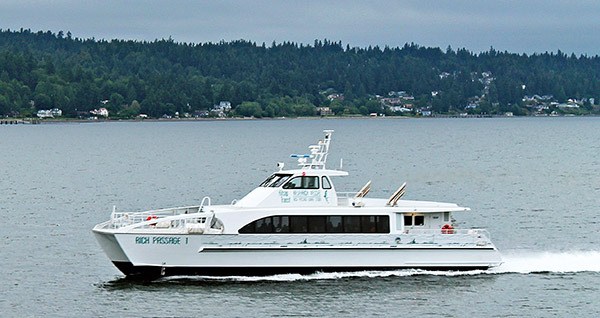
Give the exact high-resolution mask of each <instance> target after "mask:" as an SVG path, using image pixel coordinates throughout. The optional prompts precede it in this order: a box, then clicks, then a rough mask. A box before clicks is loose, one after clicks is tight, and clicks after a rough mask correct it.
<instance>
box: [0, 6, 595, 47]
mask: <svg viewBox="0 0 600 318" xmlns="http://www.w3.org/2000/svg"><path fill="white" fill-rule="evenodd" d="M0 1H1V2H0V28H1V29H4V30H6V29H13V30H18V29H20V28H24V29H31V30H32V31H39V30H43V31H47V30H50V31H52V32H58V31H61V30H62V31H64V32H65V33H66V32H67V31H70V32H71V33H72V34H73V36H74V37H79V38H92V37H93V38H95V39H106V40H110V39H115V38H118V39H133V40H150V41H151V40H154V39H162V38H169V37H172V38H173V39H174V40H175V41H177V42H191V43H201V42H209V41H211V42H218V41H221V40H225V41H230V40H239V39H245V40H250V41H254V42H257V43H258V44H261V43H262V42H265V43H266V44H267V45H270V44H271V42H273V41H276V42H283V41H292V42H297V43H313V42H314V40H315V39H329V40H332V41H340V40H341V41H342V42H343V44H344V45H346V44H349V45H350V46H351V47H367V46H369V45H371V46H375V45H379V46H381V47H383V46H386V45H388V46H392V47H395V46H402V45H404V43H407V42H408V43H410V42H414V43H416V44H419V45H423V46H432V47H440V48H442V49H445V48H446V47H448V45H450V46H452V48H454V49H457V48H467V49H469V50H471V51H474V52H477V53H478V52H481V51H486V50H488V49H489V48H490V47H494V48H495V49H497V50H501V51H504V50H508V51H510V52H516V53H522V52H524V53H534V52H545V51H554V52H556V50H558V49H560V50H561V51H563V52H566V53H572V52H574V53H576V54H582V53H583V54H587V55H600V1H598V0H583V1H577V0H545V1H543V0H529V1H528V0H521V1H500V0H496V1H488V0H472V1H470V0H452V1H444V0H415V1H403V0H397V1H394V0H381V1H377V0H370V1H350V0H348V1H341V0H318V1H309V0H304V1H277V0H256V1H246V0H231V1H230V0H214V1H204V0H195V1H192V0H182V1H177V0H172V1H159V0H145V1H142V0H122V1H117V0H104V1H82V0H54V1H50V0H48V1H39V0H0Z"/></svg>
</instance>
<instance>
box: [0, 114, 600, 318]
mask: <svg viewBox="0 0 600 318" xmlns="http://www.w3.org/2000/svg"><path fill="white" fill-rule="evenodd" d="M324 129H333V130H335V132H334V134H333V137H332V143H331V148H330V155H329V157H328V162H327V165H328V167H329V168H340V166H341V167H342V168H343V169H344V170H347V171H349V172H350V175H349V176H346V177H339V178H336V179H334V180H333V182H334V183H335V185H336V188H337V189H338V190H339V191H357V190H358V189H360V188H361V187H362V186H363V185H364V184H365V183H366V182H367V181H368V180H372V189H371V193H369V196H370V197H389V196H390V195H391V193H393V192H394V191H395V190H396V189H397V188H398V187H399V186H400V185H401V184H402V183H403V182H407V184H408V186H407V192H406V195H405V198H407V199H413V200H431V201H441V202H455V203H458V204H460V205H463V206H467V207H470V208H471V211H468V212H460V213H455V214H454V218H455V219H456V223H457V224H458V226H459V227H462V228H486V229H488V230H489V232H490V234H491V237H492V240H493V241H494V243H495V244H496V246H497V247H498V249H499V250H500V251H501V253H502V255H503V259H504V264H502V265H501V266H500V267H497V268H493V269H490V270H487V271H467V272H453V271H419V270H398V271H366V272H357V273H344V272H340V273H316V274H312V275H296V274H289V275H276V276H267V277H225V278H210V277H170V278H164V279H159V280H156V281H151V282H136V281H130V280H127V279H125V278H124V276H123V275H122V274H121V273H120V272H119V271H118V270H117V269H116V268H115V267H114V266H113V265H112V263H111V262H110V261H109V260H108V258H107V257H106V256H105V255H104V253H103V252H102V250H101V249H100V246H99V245H98V243H97V242H96V241H95V238H94V237H93V235H92V232H91V229H92V227H93V226H94V225H95V224H97V223H100V222H103V221H105V220H107V219H108V218H109V216H110V213H111V211H112V209H113V207H116V210H117V211H138V210H148V209H156V208H162V207H172V206H184V205H194V204H200V202H201V200H202V198H203V197H205V196H209V197H210V198H211V199H212V203H213V204H226V203H230V202H231V201H232V200H234V199H240V198H241V197H243V196H244V195H245V194H246V193H247V192H249V191H250V190H252V189H253V188H254V187H256V186H257V185H258V184H259V183H260V182H261V181H263V179H265V178H266V177H267V176H268V175H269V174H270V173H271V172H273V171H275V170H277V168H276V163H277V162H284V163H285V165H286V167H288V168H290V167H295V164H296V163H295V162H294V160H293V159H292V158H290V157H289V155H290V154H292V153H305V152H306V151H307V146H308V145H310V144H314V143H315V142H316V141H317V140H318V139H319V138H322V136H323V133H322V131H323V130H324ZM0 216H1V218H2V221H1V222H0V235H1V242H0V316H2V317H359V316H360V317H578V318H583V317H598V316H600V118H597V117H552V118H550V117H546V118H533V117H527V118H468V119H466V118H447V119H400V118H355V119H284V120H214V121H180V122H171V121H169V122H161V121H155V122H89V123H87V122H86V123H53V124H39V125H3V126H0Z"/></svg>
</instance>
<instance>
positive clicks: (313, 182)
mask: <svg viewBox="0 0 600 318" xmlns="http://www.w3.org/2000/svg"><path fill="white" fill-rule="evenodd" d="M283 188H284V189H318V188H319V177H308V176H303V177H295V178H292V180H290V181H289V182H288V183H286V184H285V185H284V186H283Z"/></svg>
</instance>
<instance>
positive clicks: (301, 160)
mask: <svg viewBox="0 0 600 318" xmlns="http://www.w3.org/2000/svg"><path fill="white" fill-rule="evenodd" d="M323 132H324V133H325V137H324V138H323V140H319V141H318V142H317V144H316V145H310V146H308V150H309V151H310V153H309V154H303V155H298V154H293V155H291V157H292V158H297V159H298V165H300V166H301V167H302V169H325V163H326V162H327V155H328V154H329V143H330V142H331V134H333V130H323Z"/></svg>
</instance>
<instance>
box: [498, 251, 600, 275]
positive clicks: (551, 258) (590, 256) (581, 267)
mask: <svg viewBox="0 0 600 318" xmlns="http://www.w3.org/2000/svg"><path fill="white" fill-rule="evenodd" d="M502 259H503V260H504V264H502V265H500V266H498V267H496V268H492V269H490V270H489V271H487V272H489V273H494V274H500V273H521V274H529V273H542V272H553V273H576V272H600V251H576V252H508V253H503V255H502Z"/></svg>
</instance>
